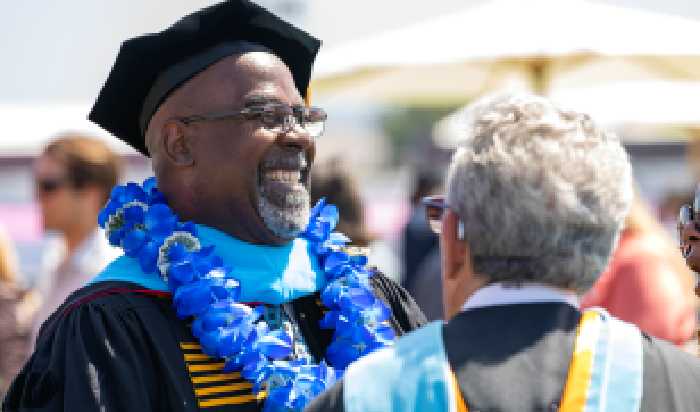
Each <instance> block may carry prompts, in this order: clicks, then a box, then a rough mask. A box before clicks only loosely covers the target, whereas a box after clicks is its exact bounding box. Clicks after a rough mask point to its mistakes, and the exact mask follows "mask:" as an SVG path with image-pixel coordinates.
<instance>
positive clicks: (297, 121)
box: [173, 104, 328, 137]
mask: <svg viewBox="0 0 700 412" xmlns="http://www.w3.org/2000/svg"><path fill="white" fill-rule="evenodd" d="M327 117H328V116H327V115H326V111H325V110H323V109H322V108H320V107H314V106H311V107H307V106H301V105H298V106H288V105H286V104H267V105H261V106H251V107H245V108H243V109H241V110H236V111H231V112H221V113H211V114H195V115H191V116H180V117H174V118H173V119H174V120H178V121H180V122H182V123H184V124H186V125H190V124H192V123H197V122H206V121H217V120H259V121H260V122H261V123H262V125H263V127H264V128H265V129H266V130H268V131H270V132H272V133H278V134H281V133H289V132H291V131H292V130H294V128H295V127H296V126H300V127H301V128H302V129H303V130H304V131H305V132H306V133H308V134H309V136H311V137H319V136H321V135H322V134H323V131H324V129H325V127H326V119H327Z"/></svg>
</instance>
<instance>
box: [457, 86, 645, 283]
mask: <svg viewBox="0 0 700 412" xmlns="http://www.w3.org/2000/svg"><path fill="white" fill-rule="evenodd" d="M466 138H467V139H466V141H464V142H463V144H462V145H461V147H460V148H458V149H457V151H456V153H455V154H454V156H453V159H452V163H451V165H450V169H449V172H448V177H447V201H448V204H449V205H450V208H451V209H452V210H454V211H455V213H457V214H458V215H459V216H460V218H461V219H462V220H463V221H464V223H465V224H464V226H465V240H466V241H467V242H468V243H469V247H470V250H471V254H472V259H473V265H474V270H475V272H476V273H478V274H480V275H482V276H484V277H485V278H487V280H488V282H506V283H516V284H518V283H522V282H540V283H544V284H548V285H551V286H556V287H562V288H567V289H573V290H576V291H579V292H583V291H585V290H587V289H589V288H590V287H591V286H592V285H593V283H594V282H595V281H596V279H597V278H598V276H599V275H600V273H601V272H602V271H603V270H604V269H605V267H606V266H607V263H608V260H609V258H610V255H611V253H612V251H613V249H614V247H615V246H616V244H617V240H618V237H619V233H620V230H621V228H622V225H623V222H624V218H625V216H626V214H627V212H628V209H629V207H630V204H631V201H632V192H633V190H632V177H631V167H630V163H629V160H628V157H627V154H626V152H625V150H624V149H623V148H622V146H621V144H620V142H619V140H618V139H617V137H616V136H615V135H613V134H611V133H608V132H605V131H603V130H601V129H599V128H598V127H596V125H595V124H594V123H593V122H592V121H591V119H590V118H589V117H588V116H587V115H584V114H580V113H575V112H571V111H564V110H561V109H559V108H557V107H556V106H554V105H553V104H552V103H551V102H550V101H548V100H547V99H545V98H542V97H538V96H532V95H504V96H498V97H495V98H489V99H486V100H482V101H479V102H477V103H475V104H474V105H473V106H472V108H471V109H470V110H468V112H467V129H466Z"/></svg>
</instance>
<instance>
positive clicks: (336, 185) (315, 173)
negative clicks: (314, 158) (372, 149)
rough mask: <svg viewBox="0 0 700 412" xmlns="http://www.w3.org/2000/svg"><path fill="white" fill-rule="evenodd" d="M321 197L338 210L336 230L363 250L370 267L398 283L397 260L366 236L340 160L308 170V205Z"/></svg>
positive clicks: (360, 206)
mask: <svg viewBox="0 0 700 412" xmlns="http://www.w3.org/2000/svg"><path fill="white" fill-rule="evenodd" d="M321 198H325V199H326V201H327V202H328V203H330V204H332V205H335V206H337V207H338V210H339V212H340V220H339V221H338V225H337V226H336V230H337V231H338V232H340V233H343V234H345V235H346V236H348V237H349V238H350V239H352V245H353V246H358V247H361V248H366V252H367V258H368V264H369V265H370V266H373V267H375V268H381V270H382V272H383V273H386V274H387V276H388V277H391V278H392V279H393V280H396V281H398V277H399V274H398V270H399V269H398V266H399V264H398V263H397V257H396V255H395V253H394V252H393V250H391V247H390V246H389V245H387V244H386V243H385V242H384V241H382V240H380V239H376V238H375V237H374V236H372V234H370V233H369V231H368V229H367V222H366V219H365V206H364V202H363V200H362V195H361V193H360V190H359V187H358V185H357V182H356V181H355V179H354V178H353V177H352V176H351V175H350V173H349V172H347V171H346V169H345V168H344V163H343V162H342V161H341V160H340V159H332V160H329V161H328V162H326V163H324V164H320V165H316V166H314V168H313V170H312V171H311V204H316V202H318V201H319V199H321Z"/></svg>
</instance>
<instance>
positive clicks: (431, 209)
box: [421, 195, 464, 240]
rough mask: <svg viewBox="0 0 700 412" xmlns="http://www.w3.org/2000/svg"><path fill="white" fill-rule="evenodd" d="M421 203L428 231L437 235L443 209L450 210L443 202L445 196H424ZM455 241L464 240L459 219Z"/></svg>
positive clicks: (462, 225) (462, 224) (439, 230)
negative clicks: (428, 227)
mask: <svg viewBox="0 0 700 412" xmlns="http://www.w3.org/2000/svg"><path fill="white" fill-rule="evenodd" d="M421 203H422V204H423V206H424V207H425V220H427V221H428V225H429V226H430V230H432V231H433V233H435V234H436V235H439V234H440V233H441V232H442V216H443V215H444V213H445V209H449V208H450V206H449V205H448V204H447V201H446V200H445V196H442V195H438V196H425V197H423V198H422V199H421ZM457 239H459V240H464V222H462V219H461V218H460V219H459V225H458V227H457Z"/></svg>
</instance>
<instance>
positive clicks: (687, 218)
mask: <svg viewBox="0 0 700 412" xmlns="http://www.w3.org/2000/svg"><path fill="white" fill-rule="evenodd" d="M694 215H695V213H694V212H693V207H692V206H691V205H683V206H681V209H680V211H679V212H678V223H679V224H681V225H687V224H689V223H690V222H692V221H693V219H694Z"/></svg>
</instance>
